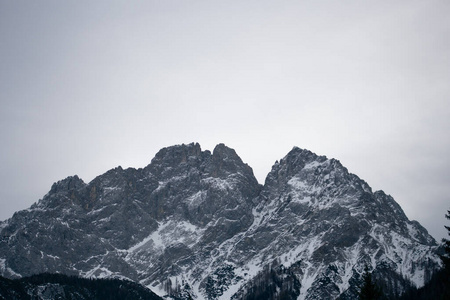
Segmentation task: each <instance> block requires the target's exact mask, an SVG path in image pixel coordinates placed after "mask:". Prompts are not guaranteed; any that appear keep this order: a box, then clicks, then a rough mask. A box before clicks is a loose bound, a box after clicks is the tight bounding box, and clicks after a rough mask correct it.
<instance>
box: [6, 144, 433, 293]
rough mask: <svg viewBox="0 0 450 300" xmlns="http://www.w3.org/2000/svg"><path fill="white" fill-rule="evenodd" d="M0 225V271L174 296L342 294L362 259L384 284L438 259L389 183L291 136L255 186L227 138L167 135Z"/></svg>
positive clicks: (423, 274) (426, 270) (404, 279)
mask: <svg viewBox="0 0 450 300" xmlns="http://www.w3.org/2000/svg"><path fill="white" fill-rule="evenodd" d="M0 238H1V239H0V272H1V274H2V275H3V276H5V277H9V278H15V277H22V276H28V275H32V274H37V273H42V272H61V273H65V274H73V275H80V276H84V277H98V278H103V277H119V278H123V277H125V278H128V279H131V280H133V281H136V282H139V283H141V284H143V285H145V286H148V287H150V288H151V289H153V290H154V291H156V292H157V293H158V294H160V295H170V296H172V297H174V298H178V299H188V298H189V297H192V298H194V299H231V298H232V297H233V299H252V298H251V297H249V295H251V294H252V293H256V294H257V293H260V294H261V293H263V294H264V295H266V296H267V295H269V294H270V293H272V294H273V297H276V296H277V295H278V296H279V295H280V293H285V294H286V295H290V296H289V297H291V298H292V299H294V298H296V297H298V298H299V299H337V298H340V299H352V298H354V297H355V295H356V293H357V291H358V288H359V284H360V282H361V274H362V273H363V270H364V268H365V266H368V267H369V269H370V270H372V271H373V274H374V277H375V278H378V279H379V281H380V283H382V284H384V286H386V287H387V288H386V289H385V290H386V291H388V292H389V293H401V292H402V291H403V290H404V289H406V288H407V287H408V286H409V285H412V284H413V285H416V286H421V285H423V284H424V283H425V282H426V281H427V280H428V279H429V277H430V275H431V273H432V272H433V271H434V270H436V269H438V268H439V258H438V256H437V255H436V254H435V251H436V247H437V245H436V242H435V241H434V240H433V238H432V237H431V236H430V235H429V234H428V233H427V232H426V230H425V229H424V228H423V227H422V226H420V224H419V223H417V222H415V221H410V220H408V218H407V217H406V216H405V214H404V213H403V211H402V209H401V207H400V206H399V205H398V204H397V203H396V202H395V201H394V199H392V197H390V196H388V195H386V194H385V193H384V192H382V191H377V192H373V191H372V189H371V188H370V186H369V185H368V184H367V183H366V182H364V181H363V180H361V179H360V178H358V177H357V176H356V175H354V174H351V173H349V172H348V170H347V169H346V168H345V167H343V166H342V165H341V163H340V162H339V161H337V160H335V159H328V158H327V157H325V156H318V155H316V154H314V153H312V152H310V151H308V150H303V149H300V148H297V147H295V148H294V149H292V151H290V152H289V153H288V154H287V155H286V156H285V157H284V158H283V159H281V160H280V161H279V162H277V163H276V164H275V165H274V166H273V167H272V170H271V172H270V173H269V174H268V176H267V178H266V181H265V184H264V186H261V185H259V184H258V182H257V180H256V179H255V177H254V175H253V171H252V169H251V168H250V167H249V166H248V165H246V164H245V163H244V162H242V160H241V159H240V158H239V156H238V155H237V154H236V152H235V151H234V150H233V149H231V148H228V147H226V146H225V145H223V144H219V145H217V146H216V147H215V149H214V151H213V152H212V153H211V152H210V151H202V150H201V148H200V145H198V144H189V145H178V146H173V147H168V148H163V149H161V150H160V151H159V152H158V153H157V154H156V156H155V157H154V159H153V160H152V161H151V163H150V164H149V165H148V166H146V167H145V168H143V169H132V168H130V169H126V170H124V169H122V168H121V167H118V168H115V169H112V170H110V171H108V172H106V173H105V174H103V175H100V176H98V177H97V178H95V179H94V180H92V181H91V182H90V183H84V182H83V181H82V180H81V179H80V178H78V177H77V176H73V177H68V178H66V179H65V180H62V181H60V182H58V183H55V184H54V185H53V186H52V188H51V190H50V192H49V193H48V194H47V195H45V196H44V198H43V199H42V200H40V201H39V202H37V203H36V204H34V205H33V206H31V207H30V208H29V209H28V210H24V211H20V212H17V213H15V214H14V216H13V217H12V218H11V219H9V220H7V221H5V222H3V223H1V224H0ZM267 274H269V275H267ZM270 274H272V275H270ZM270 278H272V279H270ZM283 278H284V279H285V282H284V283H283V282H282V281H283V280H282V279H283ZM263 279H264V280H268V282H267V284H266V285H265V286H264V291H261V290H260V289H259V288H256V287H257V286H260V287H261V288H262V286H263V285H262V284H261V283H262V282H263V281H264V280H263ZM268 287H272V288H268ZM268 299H271V298H268ZM274 299H275V298H274ZM286 299H287V298H286Z"/></svg>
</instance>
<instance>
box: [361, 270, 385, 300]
mask: <svg viewBox="0 0 450 300" xmlns="http://www.w3.org/2000/svg"><path fill="white" fill-rule="evenodd" d="M363 281H364V284H363V286H362V288H361V291H360V292H359V299H360V300H377V299H380V298H381V291H380V288H379V287H378V286H377V285H376V284H375V283H374V282H373V280H372V274H371V273H370V272H369V267H367V266H366V267H365V268H364V274H363Z"/></svg>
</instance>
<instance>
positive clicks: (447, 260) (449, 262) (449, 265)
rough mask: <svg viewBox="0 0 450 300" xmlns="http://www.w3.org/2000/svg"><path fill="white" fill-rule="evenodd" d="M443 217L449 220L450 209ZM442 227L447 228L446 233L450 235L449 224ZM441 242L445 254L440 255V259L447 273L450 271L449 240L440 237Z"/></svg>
mask: <svg viewBox="0 0 450 300" xmlns="http://www.w3.org/2000/svg"><path fill="white" fill-rule="evenodd" d="M445 217H446V218H447V219H449V220H450V210H447V214H446V215H445ZM444 227H445V228H446V229H447V231H448V235H449V236H450V226H445V225H444ZM442 242H443V243H444V249H445V254H444V255H442V256H441V259H442V262H443V263H444V268H445V270H446V271H447V273H449V272H450V240H448V239H442Z"/></svg>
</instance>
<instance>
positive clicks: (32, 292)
mask: <svg viewBox="0 0 450 300" xmlns="http://www.w3.org/2000/svg"><path fill="white" fill-rule="evenodd" d="M43 297H45V298H47V299H64V300H66V299H67V300H71V299H74V300H75V299H77V300H78V299H81V300H82V299H93V300H96V299H98V300H116V299H117V300H119V299H120V300H122V299H126V300H128V299H129V300H132V299H133V300H134V299H140V300H161V298H160V297H159V296H157V295H156V294H154V293H153V292H152V291H150V290H149V289H147V288H145V287H144V286H142V285H140V284H137V283H135V282H132V281H128V280H121V279H88V278H81V277H77V276H67V275H63V274H50V273H43V274H38V275H33V276H30V277H24V278H20V279H7V278H4V277H1V276H0V299H8V300H19V299H20V300H22V299H24V300H28V299H33V300H34V299H42V298H43Z"/></svg>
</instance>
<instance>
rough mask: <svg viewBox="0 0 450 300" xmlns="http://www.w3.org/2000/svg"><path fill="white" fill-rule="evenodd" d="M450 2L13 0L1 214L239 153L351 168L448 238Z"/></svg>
mask: <svg viewBox="0 0 450 300" xmlns="http://www.w3.org/2000/svg"><path fill="white" fill-rule="evenodd" d="M449 14H450V1H448V0H442V1H432V0H427V1H422V0H421V1H414V0H413V1H410V0H408V1H264V0H263V1H261V0H257V1H256V0H254V1H181V0H180V1H170V0H169V1H168V0H165V1H79V0H77V1H56V0H55V1H20V0H19V1H12V0H0V101H1V110H0V141H1V147H0V166H1V168H0V208H1V209H0V220H5V219H7V218H9V217H11V216H12V215H13V213H14V212H15V211H17V210H21V209H25V208H28V207H29V206H30V205H31V204H32V203H34V202H36V201H37V200H39V199H40V198H42V197H43V196H44V195H45V194H46V193H47V192H48V191H49V190H50V187H51V185H52V183H53V182H55V181H58V180H61V179H63V178H65V177H67V176H69V175H74V174H77V175H79V176H80V177H81V178H82V179H83V180H84V181H85V182H89V181H91V180H92V179H93V178H94V177H95V176H97V175H100V174H102V173H104V172H106V171H107V170H109V169H111V168H113V167H116V166H118V165H121V166H122V167H124V168H125V167H135V168H139V167H144V166H146V165H147V164H149V163H150V161H151V159H152V158H153V157H154V155H155V154H156V152H157V151H158V150H159V149H160V148H162V147H166V146H171V145H174V144H181V143H190V142H199V143H200V145H201V146H202V149H203V150H212V149H213V148H214V146H215V145H216V144H218V143H222V142H223V143H225V144H226V145H227V146H229V147H231V148H234V149H235V150H236V152H237V153H238V154H239V155H240V156H241V158H242V159H243V160H244V161H245V162H246V163H248V164H249V165H250V166H251V167H252V168H253V170H254V172H255V175H256V176H257V178H258V180H259V181H260V183H264V179H265V176H266V175H267V173H268V172H269V171H270V169H271V166H272V165H273V163H274V162H275V161H276V160H278V159H280V158H282V157H284V156H285V155H286V154H287V153H288V152H289V151H290V150H291V149H292V147H293V146H298V147H300V148H306V149H309V150H311V151H313V152H315V153H317V154H320V155H326V156H327V157H329V158H336V159H339V160H340V161H341V162H342V164H343V165H344V166H346V167H347V168H348V169H349V171H350V172H351V173H354V174H357V175H358V176H359V177H360V178H362V179H364V180H366V181H367V182H368V183H369V185H370V186H372V188H373V189H374V190H379V189H382V190H384V191H385V192H386V193H388V194H390V195H392V196H393V197H394V198H395V199H396V200H397V202H399V203H400V205H401V206H402V208H403V209H404V211H405V213H406V214H407V216H408V217H409V218H410V219H416V220H418V221H419V222H421V224H422V225H424V226H425V227H426V228H427V229H428V230H429V232H430V233H431V234H432V235H433V236H434V237H435V238H437V239H439V240H440V239H441V238H442V237H444V235H445V229H444V227H443V226H444V225H449V224H448V222H446V220H445V218H444V214H445V212H446V210H447V209H449V208H450V22H449Z"/></svg>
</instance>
